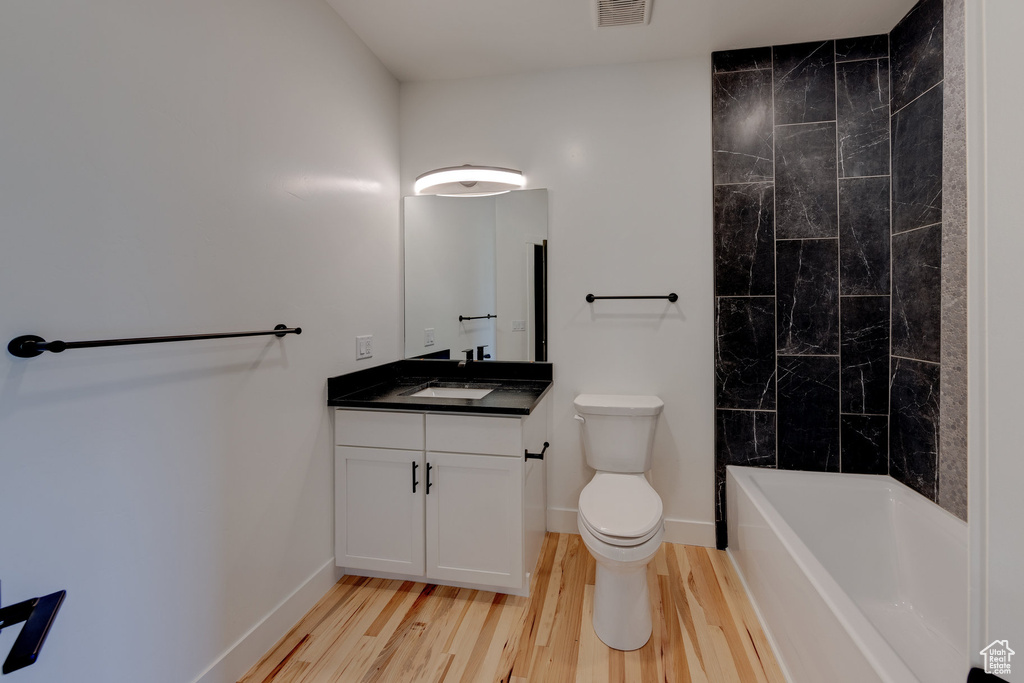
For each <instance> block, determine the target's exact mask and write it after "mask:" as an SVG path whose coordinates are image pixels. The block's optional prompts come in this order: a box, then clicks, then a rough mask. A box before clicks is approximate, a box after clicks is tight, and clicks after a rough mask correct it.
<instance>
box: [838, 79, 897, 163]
mask: <svg viewBox="0 0 1024 683" xmlns="http://www.w3.org/2000/svg"><path fill="white" fill-rule="evenodd" d="M836 107H837V109H836V125H837V126H838V128H839V177H841V178H853V177H857V176H876V175H888V174H889V60H887V59H873V60H867V61H860V62H841V63H839V64H836Z"/></svg>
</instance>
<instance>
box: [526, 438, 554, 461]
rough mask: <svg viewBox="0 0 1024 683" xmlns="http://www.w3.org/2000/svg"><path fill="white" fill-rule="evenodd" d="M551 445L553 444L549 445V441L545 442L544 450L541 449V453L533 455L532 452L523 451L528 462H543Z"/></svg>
mask: <svg viewBox="0 0 1024 683" xmlns="http://www.w3.org/2000/svg"><path fill="white" fill-rule="evenodd" d="M550 445H551V444H549V443H548V442H547V441H545V442H544V448H542V449H541V451H540V453H531V452H530V451H523V454H524V455H525V456H526V459H527V460H543V459H544V453H546V452H547V450H548V446H550Z"/></svg>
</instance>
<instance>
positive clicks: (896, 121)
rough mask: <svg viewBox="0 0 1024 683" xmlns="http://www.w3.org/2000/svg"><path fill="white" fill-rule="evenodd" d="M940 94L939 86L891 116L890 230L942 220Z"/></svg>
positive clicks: (910, 227)
mask: <svg viewBox="0 0 1024 683" xmlns="http://www.w3.org/2000/svg"><path fill="white" fill-rule="evenodd" d="M942 91H943V86H942V84H939V85H938V86H936V87H935V88H933V89H932V90H929V91H928V92H927V93H925V94H924V95H922V96H921V97H920V98H919V99H917V100H915V101H914V102H913V103H912V104H910V105H909V106H908V107H905V108H904V109H903V110H902V111H900V112H899V113H898V114H896V115H895V116H893V117H892V229H893V232H903V231H905V230H913V229H914V228H920V227H923V226H925V225H932V224H934V223H938V222H939V221H941V220H942Z"/></svg>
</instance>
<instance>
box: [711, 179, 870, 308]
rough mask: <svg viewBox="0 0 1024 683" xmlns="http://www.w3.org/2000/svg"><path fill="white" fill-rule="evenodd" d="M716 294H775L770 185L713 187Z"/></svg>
mask: <svg viewBox="0 0 1024 683" xmlns="http://www.w3.org/2000/svg"><path fill="white" fill-rule="evenodd" d="M886 233H887V234H888V230H887V231H886ZM715 294H716V296H757V295H768V296H771V295H773V294H775V188H774V186H773V185H772V184H771V183H750V184H745V185H717V186H715Z"/></svg>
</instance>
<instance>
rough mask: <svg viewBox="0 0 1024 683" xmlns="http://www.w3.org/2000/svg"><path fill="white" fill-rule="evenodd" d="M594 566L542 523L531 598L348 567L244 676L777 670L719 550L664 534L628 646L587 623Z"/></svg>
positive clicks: (740, 676) (727, 674)
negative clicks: (352, 572)
mask: <svg viewBox="0 0 1024 683" xmlns="http://www.w3.org/2000/svg"><path fill="white" fill-rule="evenodd" d="M594 572H595V564H594V560H593V558H592V557H591V556H590V553H589V552H587V549H586V547H585V546H584V545H583V541H582V539H581V538H580V537H579V536H577V535H570V534H548V535H547V537H546V538H545V541H544V548H543V550H542V551H541V558H540V561H539V563H538V568H537V571H536V572H535V574H534V577H533V585H532V590H531V595H532V597H531V598H522V597H516V596H510V595H502V594H495V593H488V592H484V591H474V590H469V589H460V588H451V587H447V586H433V585H428V584H423V583H413V582H411V581H406V582H401V581H387V580H384V579H368V578H363V577H357V576H346V577H345V578H343V579H342V580H341V581H339V582H338V583H337V584H336V585H335V586H334V588H332V589H331V591H330V592H329V593H328V594H327V595H326V596H324V598H323V599H322V600H320V602H319V603H318V604H317V605H316V606H315V607H314V608H313V609H312V610H311V611H310V612H309V614H307V615H306V616H305V617H304V618H303V619H302V621H300V622H299V623H298V624H297V625H296V626H295V627H294V628H293V629H292V630H291V632H289V633H288V635H286V636H285V637H284V638H283V639H281V641H280V642H279V643H278V644H277V645H276V646H275V647H274V648H273V649H272V650H271V651H270V652H268V653H267V654H266V655H265V656H264V657H263V659H262V660H260V662H259V663H257V664H256V665H255V666H254V667H253V668H252V669H251V670H250V671H249V672H248V673H247V674H246V675H245V676H243V677H242V678H241V680H240V683H328V682H331V683H333V682H335V681H346V682H347V681H360V682H364V683H373V682H376V681H394V682H396V683H397V682H401V683H413V682H418V681H425V682H431V683H434V682H436V683H441V682H442V681H444V682H445V683H460V682H464V683H478V682H488V681H502V682H505V683H522V682H524V681H530V682H531V683H547V682H551V683H564V682H572V681H580V682H583V681H602V682H604V681H608V683H615V682H622V683H625V682H626V681H629V682H630V683H633V682H634V681H644V682H647V681H664V682H666V683H682V682H688V681H694V682H699V681H707V682H708V683H721V682H732V681H739V682H742V683H747V682H748V681H749V682H758V683H785V679H784V678H783V676H782V674H781V673H780V671H779V667H778V664H777V663H776V661H775V656H774V655H773V654H772V651H771V648H770V647H769V646H768V642H767V640H766V639H765V636H764V633H763V632H762V630H761V626H760V624H759V623H758V621H757V617H756V616H755V615H754V612H753V608H752V607H751V606H750V602H749V600H748V599H747V596H746V594H745V593H744V591H743V587H742V585H741V584H740V582H739V578H738V577H737V576H736V574H735V571H734V569H733V567H732V564H731V563H730V561H729V559H728V557H726V555H725V553H723V552H721V551H718V550H713V549H708V548H698V547H692V546H682V545H673V544H670V543H663V544H662V546H661V549H660V550H659V551H658V554H657V556H656V557H655V559H654V561H652V562H651V564H650V565H649V567H648V582H649V587H650V596H651V607H652V610H653V616H654V633H653V635H652V636H651V639H650V641H648V643H647V645H645V646H644V647H642V648H641V649H639V650H635V651H632V652H621V651H618V650H612V649H610V648H608V647H606V646H605V645H604V644H603V643H602V642H601V641H600V640H598V638H597V636H596V635H595V634H594V628H593V626H592V625H591V617H592V615H593V604H594V603H593V599H594Z"/></svg>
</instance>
